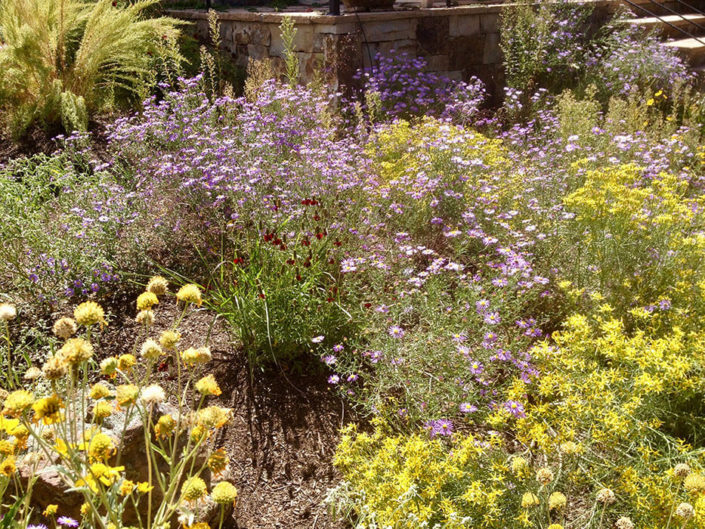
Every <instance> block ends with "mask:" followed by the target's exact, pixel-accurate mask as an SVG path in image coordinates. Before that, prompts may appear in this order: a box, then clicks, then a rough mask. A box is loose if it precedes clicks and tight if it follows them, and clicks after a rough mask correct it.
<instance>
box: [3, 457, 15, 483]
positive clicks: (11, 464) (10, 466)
mask: <svg viewBox="0 0 705 529" xmlns="http://www.w3.org/2000/svg"><path fill="white" fill-rule="evenodd" d="M15 472H17V465H16V464H15V456H8V457H6V458H5V459H3V460H2V463H0V474H2V475H3V476H7V477H8V478H9V477H10V476H12V475H13V474H14V473H15Z"/></svg>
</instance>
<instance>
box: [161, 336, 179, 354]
mask: <svg viewBox="0 0 705 529" xmlns="http://www.w3.org/2000/svg"><path fill="white" fill-rule="evenodd" d="M179 340H181V335H180V334H179V333H178V332H176V331H164V332H163V333H162V334H161V336H160V337H159V343H160V344H161V346H162V347H163V348H164V349H166V350H168V351H170V350H172V349H174V348H175V347H176V344H177V343H179Z"/></svg>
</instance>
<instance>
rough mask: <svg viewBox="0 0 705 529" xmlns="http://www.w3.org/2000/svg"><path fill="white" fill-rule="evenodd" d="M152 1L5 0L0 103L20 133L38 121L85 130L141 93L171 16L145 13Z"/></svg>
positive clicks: (0, 13) (170, 31)
mask: <svg viewBox="0 0 705 529" xmlns="http://www.w3.org/2000/svg"><path fill="white" fill-rule="evenodd" d="M156 3H157V0H138V1H136V2H133V3H130V4H127V5H124V6H123V5H122V3H120V4H117V5H113V2H111V0H98V1H96V2H81V1H79V0H4V1H3V2H2V3H0V29H1V31H2V41H3V45H2V47H0V69H1V70H2V71H3V76H2V78H1V79H0V109H1V110H2V115H3V118H2V119H3V121H4V122H5V123H4V125H5V127H6V128H8V129H9V130H10V131H11V132H12V133H13V134H14V135H16V136H17V135H21V134H22V133H23V132H24V131H25V130H26V129H27V128H28V127H30V126H31V125H32V124H34V123H36V122H38V123H40V124H41V125H43V126H45V127H48V128H57V127H60V126H63V127H64V128H65V129H66V130H67V131H71V130H74V129H77V130H84V129H85V128H86V126H87V122H88V119H89V117H90V116H91V115H93V114H94V113H96V112H101V111H106V110H109V109H110V108H111V105H112V104H113V102H114V99H113V97H114V96H115V95H117V96H119V97H118V102H119V103H126V102H129V101H130V100H131V99H132V100H134V98H135V96H137V97H139V96H143V95H144V92H145V87H146V85H147V84H148V82H149V79H150V71H151V70H152V67H153V64H154V60H155V57H157V56H159V54H163V53H164V51H165V50H164V48H163V47H162V46H161V45H160V42H161V41H162V40H163V39H167V38H172V37H173V36H174V35H175V34H176V33H177V30H176V25H177V22H176V21H175V20H172V19H169V18H153V19H149V18H145V17H144V11H145V10H146V9H147V8H149V7H151V6H153V5H155V4H156Z"/></svg>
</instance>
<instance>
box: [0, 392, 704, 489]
mask: <svg viewBox="0 0 705 529" xmlns="http://www.w3.org/2000/svg"><path fill="white" fill-rule="evenodd" d="M5 405H6V406H7V403H6V404H5ZM683 488H685V490H687V491H688V492H690V493H691V494H692V493H697V492H703V491H705V477H703V476H702V474H690V475H689V476H688V477H687V478H685V481H684V482H683Z"/></svg>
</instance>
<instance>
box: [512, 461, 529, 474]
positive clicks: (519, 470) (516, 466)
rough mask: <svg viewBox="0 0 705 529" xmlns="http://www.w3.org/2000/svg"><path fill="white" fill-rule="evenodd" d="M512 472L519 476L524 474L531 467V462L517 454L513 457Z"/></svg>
mask: <svg viewBox="0 0 705 529" xmlns="http://www.w3.org/2000/svg"><path fill="white" fill-rule="evenodd" d="M511 466H512V472H514V474H516V475H517V476H521V475H522V474H524V473H525V472H526V471H527V470H528V468H529V462H528V461H527V460H526V459H524V458H523V457H520V456H516V457H513V458H512V463H511Z"/></svg>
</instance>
